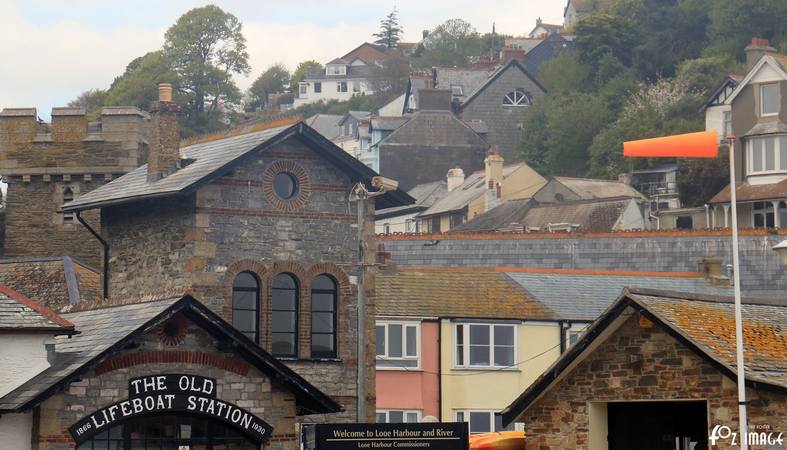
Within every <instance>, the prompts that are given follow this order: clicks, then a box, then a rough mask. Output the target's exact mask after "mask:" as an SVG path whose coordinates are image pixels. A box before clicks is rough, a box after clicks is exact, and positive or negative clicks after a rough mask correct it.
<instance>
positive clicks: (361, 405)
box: [355, 183, 368, 423]
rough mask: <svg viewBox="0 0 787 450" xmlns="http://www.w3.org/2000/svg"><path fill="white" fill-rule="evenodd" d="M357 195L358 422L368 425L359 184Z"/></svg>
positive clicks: (363, 205) (362, 206) (362, 194)
mask: <svg viewBox="0 0 787 450" xmlns="http://www.w3.org/2000/svg"><path fill="white" fill-rule="evenodd" d="M355 193H356V195H357V196H358V261H359V263H360V264H361V271H360V275H359V276H358V355H357V356H358V358H357V359H358V361H357V366H358V373H357V375H356V376H357V377H358V380H357V389H358V392H357V395H358V400H357V401H358V404H357V406H356V410H357V418H356V420H357V422H358V423H366V373H365V372H366V328H365V327H366V321H365V320H364V319H365V316H366V297H365V295H364V294H365V292H364V284H363V283H364V275H365V274H366V261H365V256H366V255H365V253H366V251H365V250H366V248H365V241H364V234H363V233H364V225H365V223H366V199H367V198H368V196H367V195H365V194H366V188H365V187H364V186H363V185H362V184H360V183H359V185H357V186H356V189H355Z"/></svg>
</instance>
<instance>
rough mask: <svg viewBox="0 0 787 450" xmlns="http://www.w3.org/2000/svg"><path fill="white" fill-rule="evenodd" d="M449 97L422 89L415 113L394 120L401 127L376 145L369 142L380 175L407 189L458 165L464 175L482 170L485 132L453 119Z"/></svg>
mask: <svg viewBox="0 0 787 450" xmlns="http://www.w3.org/2000/svg"><path fill="white" fill-rule="evenodd" d="M450 95H451V93H450V92H449V91H447V90H440V89H422V90H421V91H419V101H420V104H419V109H418V111H417V112H415V113H414V114H413V115H412V116H411V117H409V118H399V119H395V121H396V122H397V123H400V124H401V126H399V127H398V128H396V129H395V130H393V131H392V132H391V133H390V134H388V135H387V136H386V137H384V138H383V139H382V140H381V141H379V142H377V143H376V144H375V143H374V142H372V147H373V148H375V149H376V151H377V158H378V161H379V169H380V170H379V172H380V174H381V175H383V176H385V177H388V178H393V179H395V180H397V181H399V186H400V187H401V188H403V189H405V190H407V189H410V188H412V187H413V186H415V185H417V184H421V183H426V182H430V181H435V180H438V179H441V178H443V176H445V174H446V172H448V169H451V168H453V167H456V166H457V165H458V166H459V167H461V168H462V169H463V170H464V171H465V173H472V172H474V171H476V170H478V169H480V168H482V167H483V161H484V154H485V153H486V151H487V149H488V148H489V144H488V143H487V142H486V140H485V139H484V137H483V136H482V135H481V134H483V133H482V132H483V131H484V129H477V128H475V125H480V124H473V123H465V122H463V121H462V120H460V119H458V118H457V117H456V116H454V114H453V113H452V112H451V103H450ZM402 122H404V123H402ZM374 124H375V122H374V120H373V121H372V125H373V126H374ZM479 133H481V134H479Z"/></svg>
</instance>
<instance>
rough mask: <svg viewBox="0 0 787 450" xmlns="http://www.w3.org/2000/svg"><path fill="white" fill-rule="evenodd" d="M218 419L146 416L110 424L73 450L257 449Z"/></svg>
mask: <svg viewBox="0 0 787 450" xmlns="http://www.w3.org/2000/svg"><path fill="white" fill-rule="evenodd" d="M260 448H261V447H260V445H259V444H257V443H255V442H254V441H252V440H251V439H249V438H248V437H246V436H245V435H243V434H242V433H241V432H239V431H238V430H236V429H235V428H233V427H230V426H228V425H226V424H224V423H222V422H221V421H218V420H215V419H211V418H207V417H200V416H189V415H183V414H168V415H156V414H153V415H147V416H144V417H136V418H134V419H130V420H128V421H126V422H123V423H121V424H117V425H115V426H113V427H111V428H110V429H109V430H105V431H104V432H102V433H99V434H97V435H96V436H94V437H93V438H92V439H90V440H88V441H85V442H83V443H81V444H80V445H79V446H77V450H259V449H260Z"/></svg>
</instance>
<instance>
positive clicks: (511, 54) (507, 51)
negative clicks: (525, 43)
mask: <svg viewBox="0 0 787 450" xmlns="http://www.w3.org/2000/svg"><path fill="white" fill-rule="evenodd" d="M512 59H515V60H517V61H519V62H520V63H522V64H524V63H525V49H523V48H514V47H503V48H501V49H500V63H501V64H506V63H507V62H509V61H511V60H512Z"/></svg>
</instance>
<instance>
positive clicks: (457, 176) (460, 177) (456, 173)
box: [445, 166, 465, 192]
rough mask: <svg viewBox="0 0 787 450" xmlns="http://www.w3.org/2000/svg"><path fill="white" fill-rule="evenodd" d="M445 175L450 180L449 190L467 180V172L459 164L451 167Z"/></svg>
mask: <svg viewBox="0 0 787 450" xmlns="http://www.w3.org/2000/svg"><path fill="white" fill-rule="evenodd" d="M445 177H446V181H447V182H448V192H451V191H453V190H454V189H456V188H458V187H459V186H461V185H462V183H464V182H465V172H464V171H463V170H462V168H461V167H459V166H456V167H454V168H453V169H449V170H448V173H447V174H446V176H445Z"/></svg>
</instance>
